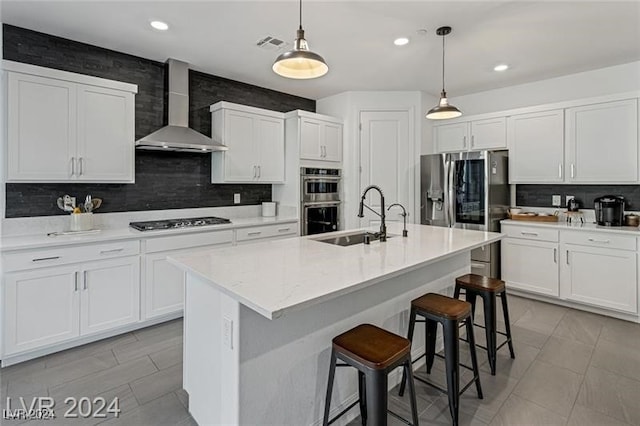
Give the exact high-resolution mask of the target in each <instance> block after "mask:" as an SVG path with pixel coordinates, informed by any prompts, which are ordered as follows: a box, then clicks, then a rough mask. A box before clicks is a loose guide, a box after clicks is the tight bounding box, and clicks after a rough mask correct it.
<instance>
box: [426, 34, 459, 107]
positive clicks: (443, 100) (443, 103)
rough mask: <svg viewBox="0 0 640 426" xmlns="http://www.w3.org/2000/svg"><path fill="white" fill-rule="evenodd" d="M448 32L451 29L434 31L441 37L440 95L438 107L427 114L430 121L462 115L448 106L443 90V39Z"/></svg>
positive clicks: (445, 93)
mask: <svg viewBox="0 0 640 426" xmlns="http://www.w3.org/2000/svg"><path fill="white" fill-rule="evenodd" d="M450 32H451V27H440V28H438V29H437V30H436V34H438V35H439V36H442V93H440V102H439V103H438V105H437V106H435V107H433V108H431V109H430V110H429V112H427V115H426V117H427V118H428V119H430V120H444V119H447V118H456V117H460V116H461V115H462V111H460V110H459V109H458V108H456V107H454V106H453V105H449V101H448V100H447V92H446V91H445V90H444V37H445V36H446V35H447V34H449V33H450Z"/></svg>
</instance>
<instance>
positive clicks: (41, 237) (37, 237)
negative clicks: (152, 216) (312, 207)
mask: <svg viewBox="0 0 640 426" xmlns="http://www.w3.org/2000/svg"><path fill="white" fill-rule="evenodd" d="M297 220H298V218H297V217H294V216H274V217H262V216H258V217H243V218H231V223H229V224H222V225H211V226H196V227H192V228H179V229H164V230H157V231H138V230H136V229H133V228H129V227H124V228H116V229H105V230H101V231H100V232H96V233H90V234H82V233H79V234H75V235H74V234H68V235H55V236H53V235H52V236H49V235H47V233H46V232H42V233H39V234H31V235H19V236H11V237H2V238H1V239H0V250H1V251H12V250H24V249H37V248H45V247H53V246H64V245H76V244H87V243H99V242H105V241H116V240H129V239H145V238H155V237H169V236H172V235H182V234H189V233H197V232H211V231H222V230H225V229H235V228H244V227H250V226H261V225H272V224H278V223H291V222H296V221H297Z"/></svg>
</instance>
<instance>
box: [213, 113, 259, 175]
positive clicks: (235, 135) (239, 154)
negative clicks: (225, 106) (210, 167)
mask: <svg viewBox="0 0 640 426" xmlns="http://www.w3.org/2000/svg"><path fill="white" fill-rule="evenodd" d="M254 119H255V116H254V115H252V114H248V113H243V112H238V111H232V110H229V111H225V112H224V134H225V136H224V141H225V144H226V145H227V146H228V147H229V150H228V151H226V152H224V153H222V155H224V179H225V181H228V182H253V181H255V180H256V178H257V176H258V173H257V167H258V158H259V155H258V153H256V151H255V149H256V148H255V146H254V140H255V139H256V137H259V136H258V135H255V133H254V132H255V130H256V128H255V127H254V124H253V123H254Z"/></svg>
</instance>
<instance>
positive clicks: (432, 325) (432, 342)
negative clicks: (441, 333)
mask: <svg viewBox="0 0 640 426" xmlns="http://www.w3.org/2000/svg"><path fill="white" fill-rule="evenodd" d="M424 325H425V327H424V328H425V350H426V359H427V374H431V368H432V367H433V360H434V359H435V356H436V338H437V337H438V322H437V321H434V320H430V319H427V318H425V323H424Z"/></svg>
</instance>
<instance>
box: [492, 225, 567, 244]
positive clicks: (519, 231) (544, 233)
mask: <svg viewBox="0 0 640 426" xmlns="http://www.w3.org/2000/svg"><path fill="white" fill-rule="evenodd" d="M501 231H502V232H503V233H505V234H507V236H508V237H511V238H524V239H527V240H539V241H552V242H557V241H558V230H557V229H548V228H538V227H534V226H530V227H527V226H510V225H502V229H501Z"/></svg>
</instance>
